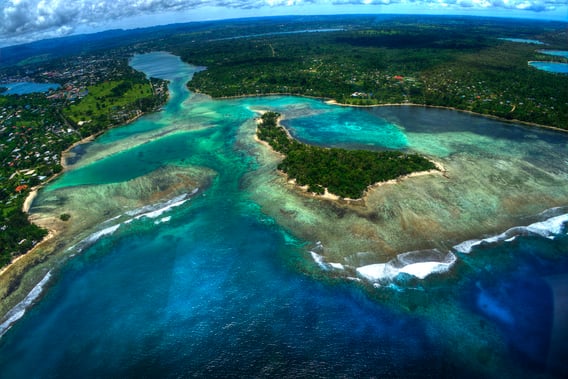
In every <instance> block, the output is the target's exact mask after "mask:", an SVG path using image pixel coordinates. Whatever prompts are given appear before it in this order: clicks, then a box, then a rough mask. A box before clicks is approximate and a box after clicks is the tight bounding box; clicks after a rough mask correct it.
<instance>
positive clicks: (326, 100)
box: [199, 92, 568, 133]
mask: <svg viewBox="0 0 568 379" xmlns="http://www.w3.org/2000/svg"><path fill="white" fill-rule="evenodd" d="M199 93H201V94H204V93H202V92H199ZM208 96H209V95H208ZM270 96H294V97H303V98H306V99H314V100H321V101H323V102H324V103H326V104H329V105H337V106H340V107H352V108H375V107H404V106H409V107H423V108H433V109H446V110H450V111H456V112H463V113H467V114H470V115H473V116H479V117H486V118H490V119H492V120H496V121H500V122H505V123H508V124H521V125H526V126H531V127H536V128H542V129H548V130H554V131H557V132H562V133H568V129H562V128H559V127H557V126H552V125H544V124H538V123H536V122H530V121H522V120H517V119H513V120H509V119H506V118H503V117H499V116H495V115H490V114H483V113H477V112H473V111H470V110H467V109H460V108H455V107H450V106H444V105H429V104H418V103H384V104H371V105H356V104H345V103H340V102H338V101H337V100H335V99H332V98H329V97H324V96H309V95H301V94H293V93H286V92H274V93H272V92H271V93H265V94H254V95H252V94H249V95H235V96H219V97H212V96H210V97H211V98H212V99H214V100H231V99H245V98H250V97H270Z"/></svg>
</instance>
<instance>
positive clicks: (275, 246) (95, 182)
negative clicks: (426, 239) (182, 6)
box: [0, 53, 568, 378]
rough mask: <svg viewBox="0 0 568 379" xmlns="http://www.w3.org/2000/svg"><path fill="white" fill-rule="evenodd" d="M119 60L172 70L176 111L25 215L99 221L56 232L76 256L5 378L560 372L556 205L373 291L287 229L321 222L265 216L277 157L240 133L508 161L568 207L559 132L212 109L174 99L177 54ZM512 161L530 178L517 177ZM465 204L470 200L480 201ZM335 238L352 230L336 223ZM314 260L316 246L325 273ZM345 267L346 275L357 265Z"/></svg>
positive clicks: (279, 104) (395, 115) (16, 337)
mask: <svg viewBox="0 0 568 379" xmlns="http://www.w3.org/2000/svg"><path fill="white" fill-rule="evenodd" d="M132 65H133V66H134V67H135V68H138V69H142V68H141V66H142V67H144V72H146V73H147V74H148V75H150V76H158V75H160V77H162V78H165V79H169V80H171V83H170V91H171V99H170V102H169V103H168V104H167V106H166V107H165V109H164V111H163V112H160V113H158V114H155V115H151V116H149V117H145V118H143V119H141V120H139V121H137V122H135V123H132V124H130V125H127V126H124V127H121V128H117V129H114V130H112V131H109V132H108V133H106V134H105V135H104V136H102V137H101V138H99V139H97V140H96V141H95V142H94V143H91V144H89V145H86V146H83V149H84V151H83V152H82V154H81V157H80V158H79V159H78V160H77V161H76V162H74V163H73V165H72V166H71V168H72V169H71V170H70V171H69V172H68V173H66V174H65V175H63V176H62V177H61V178H60V179H59V180H57V181H55V182H54V183H53V184H51V185H50V186H49V187H48V188H47V189H46V190H45V191H42V193H40V194H39V196H38V199H37V201H36V202H35V203H34V205H33V207H32V213H33V212H36V213H37V214H39V213H42V212H60V211H61V207H66V206H71V207H72V208H71V209H76V208H78V207H79V206H80V204H82V203H83V202H87V208H89V207H90V208H99V207H100V208H105V207H106V208H105V209H107V210H108V212H107V213H105V214H104V215H102V216H100V217H99V216H97V217H99V218H96V217H95V216H91V215H90V213H88V212H87V211H85V210H83V213H82V214H83V215H85V218H88V217H93V220H94V221H93V225H94V226H93V227H92V230H90V233H92V234H91V237H93V238H92V239H90V240H89V238H90V237H86V238H85V240H88V241H91V242H89V243H83V244H80V243H79V244H78V245H77V244H75V241H69V242H68V244H69V246H68V247H69V248H71V249H75V250H73V251H75V253H76V254H77V255H75V256H74V257H73V258H71V259H69V260H66V261H65V263H64V264H63V265H62V266H60V267H55V268H53V271H52V272H51V274H50V275H51V278H50V281H49V284H48V286H47V288H46V290H45V292H44V296H43V298H42V299H41V301H39V302H38V303H37V304H36V305H35V306H34V307H32V308H30V309H29V310H28V311H27V312H26V314H25V315H24V317H23V318H22V319H20V320H19V321H18V322H17V323H16V324H14V326H13V327H12V328H11V329H10V330H9V331H8V332H7V333H6V334H5V335H4V336H3V337H2V338H1V339H0V367H1V368H2V376H3V377H7V378H19V377H49V376H52V377H62V378H64V377H76V376H77V375H80V376H82V377H101V376H102V377H107V376H118V377H140V376H143V377H189V376H202V377H203V376H204V377H221V376H222V377H251V376H260V377H266V376H278V377H282V376H290V377H292V376H293V377H338V376H339V377H341V376H347V377H359V376H363V377H371V376H379V377H396V376H404V377H440V376H445V377H448V376H449V377H480V376H483V377H533V376H534V375H543V377H555V376H558V377H561V376H562V374H563V373H565V372H566V366H565V364H564V363H563V362H562V360H561V359H559V357H562V356H563V353H565V352H566V343H565V342H563V341H566V340H565V339H564V340H562V338H561V337H562V336H563V335H565V333H566V331H565V328H563V325H566V324H568V323H565V322H563V321H565V320H563V319H562V317H563V316H562V315H565V314H566V312H564V310H565V302H563V300H562V297H561V294H562V293H563V290H564V289H565V284H564V283H565V282H566V277H567V275H568V257H567V254H566V253H567V252H568V240H567V238H566V227H565V221H564V219H563V218H562V217H563V215H565V214H566V213H568V212H567V210H566V209H565V208H563V207H557V208H554V209H552V210H549V211H547V212H546V213H544V214H540V215H536V216H534V217H533V218H532V219H531V218H527V219H526V222H525V223H524V224H523V225H529V224H533V225H536V224H535V222H538V221H542V222H545V224H538V226H539V227H540V229H538V230H546V231H547V233H544V232H543V233H541V234H538V233H535V232H531V230H537V229H535V228H536V226H535V227H533V229H530V228H520V229H518V230H517V231H512V232H511V234H510V235H507V236H505V237H504V238H501V239H496V240H495V241H493V240H485V241H480V240H476V241H473V242H471V243H470V244H469V245H468V246H471V248H470V249H468V250H465V249H461V250H456V249H455V248H453V247H454V246H456V244H455V242H456V241H450V242H449V245H448V249H451V251H452V252H453V254H455V255H456V256H457V257H458V260H457V262H456V263H455V264H454V265H453V266H452V267H451V269H450V271H449V272H446V273H444V274H439V275H431V276H428V277H426V279H425V280H420V279H417V278H416V277H413V276H412V275H408V274H400V275H397V276H396V277H394V278H392V279H390V280H389V281H388V282H380V283H379V282H376V283H374V282H368V281H366V280H364V278H361V277H357V276H356V275H355V273H354V272H353V271H350V270H349V269H347V270H339V269H335V268H334V267H337V266H331V265H330V263H333V261H332V259H335V257H334V256H332V255H326V253H325V252H322V251H320V250H318V249H319V245H318V244H317V242H318V241H317V240H315V239H309V238H303V237H301V236H300V235H303V233H304V232H305V233H308V231H309V233H313V235H314V236H317V235H322V236H324V237H325V233H323V230H320V229H319V225H320V224H319V223H318V222H319V221H318V218H317V217H319V216H318V214H317V213H310V212H308V211H305V210H295V211H296V214H295V215H296V218H294V221H293V222H290V224H288V225H287V224H286V222H285V218H286V217H288V215H287V213H286V212H288V211H291V210H292V209H288V208H284V209H283V210H282V211H280V210H276V211H272V209H271V208H270V204H271V203H273V199H274V196H277V195H278V194H275V192H274V191H275V188H281V187H282V186H281V183H280V182H277V176H274V174H269V173H268V171H269V170H268V169H266V168H265V166H266V164H265V163H266V162H267V161H270V159H271V158H270V156H264V155H263V154H264V153H263V150H261V148H260V147H259V146H258V145H257V144H255V143H254V141H252V138H250V137H251V133H252V132H253V130H254V128H253V127H252V125H253V124H252V123H253V122H254V121H253V120H252V118H253V117H254V116H255V111H259V110H260V111H261V110H268V109H270V110H276V111H278V112H281V113H283V114H284V115H285V119H284V121H283V122H284V124H285V125H286V126H287V127H289V128H290V130H291V132H292V133H293V134H294V135H295V136H297V137H298V138H300V139H302V140H304V141H306V142H310V143H315V144H321V145H337V146H349V147H355V148H362V147H368V148H373V149H393V148H395V149H403V150H408V151H416V152H420V153H423V154H428V155H429V156H431V157H435V158H436V159H440V160H441V161H442V162H443V163H444V164H449V165H451V164H452V162H454V163H453V164H455V165H457V164H458V163H459V164H460V165H461V164H463V162H465V161H469V162H471V161H473V160H474V158H475V159H476V162H479V165H480V166H479V167H480V169H484V168H487V170H492V169H491V166H499V165H502V166H504V168H503V171H498V172H499V173H500V174H502V175H504V173H506V172H507V173H510V175H511V177H505V178H503V180H510V181H511V183H512V182H513V181H514V180H517V179H516V178H517V177H516V176H515V175H518V176H519V177H525V176H527V175H529V178H530V179H528V180H527V185H530V186H531V187H530V188H534V191H535V193H537V192H538V191H540V190H542V186H544V187H546V188H547V190H548V192H549V194H548V196H549V197H550V198H551V199H553V200H547V201H550V204H552V203H556V202H558V203H561V202H562V201H563V200H566V198H567V197H566V194H565V190H564V189H563V188H557V187H558V186H556V184H557V183H561V182H562V180H566V171H565V170H566V168H565V167H564V166H565V165H564V164H563V163H562V162H563V159H565V156H566V146H567V141H566V137H565V136H564V135H561V134H559V133H553V132H548V131H540V130H535V129H531V128H523V127H516V126H514V127H513V126H512V125H502V124H495V123H493V122H489V121H486V120H485V119H482V118H475V117H473V118H471V117H469V116H465V115H463V114H455V113H451V116H450V117H449V116H448V115H450V114H448V113H444V114H439V113H438V114H437V113H430V112H429V111H430V110H424V109H420V108H418V109H414V108H412V109H406V111H405V109H402V108H396V109H388V108H385V109H381V110H379V109H374V110H363V109H351V108H339V107H336V106H329V105H327V104H325V103H323V102H321V101H318V100H309V99H299V98H292V97H268V98H247V99H234V100H226V101H211V100H210V99H209V98H207V97H205V96H202V95H197V94H191V93H189V91H187V89H186V88H185V82H186V81H187V80H188V78H189V77H190V76H191V74H192V73H193V72H195V71H196V70H199V69H200V68H197V67H192V66H189V65H186V64H182V63H181V61H180V60H179V58H177V57H174V56H171V55H169V54H166V53H153V54H148V55H141V56H137V57H135V58H134V59H133V61H132ZM139 65H140V66H139ZM436 112H437V111H436ZM464 117H465V118H464ZM411 120H414V121H411ZM417 120H421V122H415V121H417ZM429 120H430V121H429ZM440 120H446V125H445V126H444V125H441V124H442V122H441V121H440ZM430 124H433V125H435V126H436V127H433V125H430ZM318 131H319V132H318ZM247 141H250V142H247ZM497 153H499V154H497ZM455 162H458V163H455ZM489 162H491V163H489ZM510 162H513V163H514V164H513V163H510ZM517 166H518V167H522V168H523V169H518V170H517V171H518V173H517V172H516V171H515V172H512V169H513V168H515V167H517ZM268 168H269V169H270V167H268ZM545 169H546V170H548V171H544V170H545ZM164 170H165V172H166V174H163V171H164ZM167 170H170V171H167ZM265 170H266V172H265ZM523 170H525V171H523ZM538 170H541V171H538ZM536 171H538V172H539V175H541V176H538V177H536V176H534V175H536V174H535V173H534V172H536ZM453 172H454V171H451V172H450V174H451V173H453ZM487 172H490V173H491V174H495V173H496V172H497V171H487ZM545 172H546V173H545ZM155 173H159V174H156V175H157V176H155V177H153V176H152V175H154V174H155ZM180 173H189V174H187V175H188V176H189V177H191V178H197V179H195V181H196V184H195V186H196V187H197V188H198V189H196V190H189V189H188V190H186V191H187V192H186V193H182V195H180V196H183V197H182V198H177V197H174V198H173V200H175V201H174V202H171V203H156V202H154V203H152V202H150V204H154V205H155V206H154V207H153V208H143V207H142V208H134V209H132V208H133V206H132V205H131V200H130V199H129V198H128V196H129V193H128V192H127V191H126V190H124V187H125V185H124V183H126V184H127V187H128V188H129V190H131V191H134V190H135V188H133V187H134V184H136V185H140V186H141V188H142V187H143V188H142V191H150V190H149V189H148V188H151V189H152V191H155V190H156V189H155V187H156V186H158V187H160V185H161V184H163V183H164V182H163V180H164V178H170V177H176V178H177V177H179V175H181V174H180ZM527 173H528V174H527ZM164 175H165V176H164ZM200 175H201V176H200ZM271 175H272V176H271ZM470 175H473V174H470ZM495 175H496V174H495ZM531 175H532V176H531ZM202 177H206V178H207V180H205V179H201V178H202ZM535 177H536V178H541V179H542V182H543V184H541V183H536V180H534V178H535ZM543 178H544V179H543ZM269 179H270V180H269ZM469 179H470V178H469V177H468V178H467V180H469ZM256 180H258V182H257V181H256ZM271 180H274V181H276V182H274V183H275V184H274V186H271V182H270V181H271ZM420 180H422V179H420ZM424 180H426V179H424ZM432 180H437V181H438V183H439V181H440V179H436V178H434V179H432ZM464 180H465V179H464ZM476 180H479V179H476ZM529 180H530V181H531V183H528V182H529ZM146 181H148V182H149V183H150V184H149V185H148V186H147V187H146V186H142V184H143V183H146ZM532 181H535V183H534V184H533V183H532ZM418 183H422V182H418ZM472 183H473V182H471V181H470V182H469V185H470V186H472V185H473V184H472ZM447 185H448V186H449V187H450V188H451V186H450V185H449V184H447ZM475 185H479V184H477V183H476V184H475ZM503 185H504V186H507V185H509V184H508V183H504V184H503ZM520 187H523V186H520ZM400 188H401V189H400V191H404V185H401V186H400ZM103 189H104V190H105V191H107V192H104V193H105V194H106V193H108V194H113V195H111V196H105V198H106V199H107V200H108V203H99V204H97V203H93V202H88V199H91V198H93V197H94V196H95V195H97V194H100V193H102V191H103ZM119 190H120V191H122V192H120V191H119ZM523 190H526V189H524V187H523ZM414 191H415V192H417V189H416V188H415V189H414ZM519 191H520V192H519V194H521V193H524V192H521V189H519ZM440 193H443V192H440ZM538 193H540V192H538ZM118 194H120V195H121V196H118ZM136 194H138V192H136ZM479 194H480V195H478V196H477V198H479V196H482V195H483V196H489V195H485V194H484V193H483V192H482V191H481V190H480V191H479ZM525 195H526V193H525ZM73 196H75V197H76V199H74V197H73ZM464 196H465V195H464ZM535 196H536V195H535ZM463 198H465V199H469V198H467V196H466V197H463ZM526 198H527V197H526V196H525V199H526ZM278 199H279V200H281V203H280V204H279V206H280V207H285V206H287V204H288V203H292V202H294V201H303V202H304V203H303V205H304V206H305V207H307V209H311V208H310V207H314V208H318V209H319V208H322V207H323V208H325V207H326V206H322V203H319V200H318V203H316V202H315V201H312V200H297V199H296V198H293V197H291V196H290V195H289V193H287V194H286V197H281V198H278ZM471 199H473V197H472V198H471ZM429 201H430V200H429ZM471 201H472V204H471V205H469V204H466V205H464V207H466V206H467V207H470V208H474V207H476V206H479V205H478V204H475V203H473V200H471ZM511 201H512V200H511ZM487 203H489V201H487ZM92 204H97V206H93V205H92ZM109 204H111V205H113V206H112V207H111V206H109ZM316 204H317V205H316ZM515 204H516V203H515ZM543 204H544V203H543ZM547 204H548V203H547ZM537 205H538V204H537ZM564 205H566V203H564ZM541 207H542V205H541ZM537 208H539V207H538V206H537V207H535V209H537ZM278 209H282V208H278ZM294 209H296V208H294ZM298 209H299V208H298ZM467 209H469V208H467ZM499 209H500V208H499ZM541 210H542V209H541ZM302 212H304V213H302ZM464 217H465V216H464ZM555 217H560V219H558V218H556V219H555ZM450 219H451V218H450ZM72 220H73V218H72ZM105 220H106V221H105ZM298 220H300V221H298ZM546 220H557V222H556V224H555V225H549V224H550V222H549V224H546ZM434 221H436V220H432V222H434ZM517 221H518V219H517ZM443 222H449V221H447V220H443ZM464 222H467V220H465V221H464ZM446 225H447V224H446ZM505 229H506V228H505ZM505 229H503V230H499V231H498V232H499V233H500V232H502V231H504V230H505ZM335 231H336V232H337V230H335ZM103 232H104V233H103ZM399 233H400V232H399ZM95 236H96V238H94V237H95ZM341 237H342V238H343V239H348V238H349V236H348V233H347V232H344V235H343V236H341ZM477 237H478V238H482V235H477ZM461 241H463V240H458V241H457V242H461ZM327 243H328V242H327V241H325V240H324V248H325V245H326V244H327ZM329 243H330V244H331V243H332V242H331V241H330V242H329ZM73 245H74V246H75V247H73ZM310 252H315V253H318V254H319V253H321V255H322V259H323V263H324V264H323V267H322V265H318V263H317V262H315V261H314V260H313V259H312V257H313V255H312V254H311V253H310ZM398 253H402V251H398V252H395V256H396V254H398ZM444 253H445V251H444ZM350 259H351V260H349V259H346V260H343V261H341V264H343V265H345V266H348V265H349V263H350V262H353V259H354V258H350ZM358 259H359V260H358V261H357V265H355V266H354V267H357V266H359V265H362V264H363V261H364V259H363V258H360V257H359V258H358ZM365 259H366V258H365ZM335 263H340V262H335ZM564 317H565V316H564Z"/></svg>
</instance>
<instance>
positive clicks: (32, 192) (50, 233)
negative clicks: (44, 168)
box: [0, 112, 145, 278]
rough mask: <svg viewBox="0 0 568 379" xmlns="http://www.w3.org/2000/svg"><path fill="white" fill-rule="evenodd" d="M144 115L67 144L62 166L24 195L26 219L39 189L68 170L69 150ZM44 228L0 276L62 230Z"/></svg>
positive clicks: (141, 114)
mask: <svg viewBox="0 0 568 379" xmlns="http://www.w3.org/2000/svg"><path fill="white" fill-rule="evenodd" d="M144 115H145V113H144V112H141V113H140V114H138V115H136V116H135V117H133V118H131V119H129V120H127V121H126V123H124V124H120V125H116V126H110V127H109V128H107V129H105V130H102V131H99V132H97V133H95V134H92V135H89V136H87V137H85V138H82V139H81V140H79V141H77V142H74V143H73V144H72V145H71V146H69V147H68V148H66V149H65V150H63V151H62V152H61V158H60V165H61V167H62V169H61V171H60V172H58V173H56V174H53V175H52V176H50V177H49V178H47V179H46V180H45V181H44V182H43V183H40V184H38V185H37V186H34V187H32V188H31V189H30V193H29V194H28V196H26V199H25V200H24V203H23V204H22V212H24V213H26V214H27V215H28V219H29V218H30V216H31V215H30V213H29V211H30V209H31V206H32V204H33V201H34V200H35V198H36V197H37V195H38V193H39V191H40V190H41V189H42V188H43V187H45V186H46V185H47V184H49V183H50V182H52V181H54V180H56V179H57V178H59V177H60V176H61V175H63V174H64V173H65V172H66V171H67V170H68V168H69V165H67V157H68V156H69V153H70V152H71V150H73V149H74V148H75V147H77V146H80V145H83V144H86V143H90V142H93V141H94V140H96V139H97V137H99V136H100V135H102V134H103V133H105V132H107V131H108V130H110V129H113V128H115V127H121V126H125V125H128V124H131V123H132V122H134V121H136V120H138V119H139V118H140V117H142V116H144ZM30 222H31V223H33V224H35V225H37V226H40V225H38V224H37V223H35V222H33V221H32V220H30ZM40 227H42V226H40ZM46 229H47V231H48V234H47V235H46V236H45V237H44V238H43V239H42V240H41V241H39V242H38V243H37V244H36V245H35V246H34V247H32V248H31V249H30V250H28V251H27V252H25V253H24V254H20V255H18V256H17V257H15V258H13V259H12V261H11V262H10V263H9V264H8V265H6V266H4V267H2V268H1V269H0V278H2V277H3V276H4V275H5V274H7V273H8V272H9V271H10V270H12V269H13V268H14V267H16V266H17V263H18V262H20V263H21V261H22V258H24V257H26V256H28V255H31V254H33V253H34V252H35V251H36V250H38V249H39V248H41V247H42V246H43V245H44V244H45V242H47V241H49V240H51V239H52V238H55V237H57V236H58V235H59V234H61V232H62V230H57V229H54V228H46ZM23 271H26V268H23Z"/></svg>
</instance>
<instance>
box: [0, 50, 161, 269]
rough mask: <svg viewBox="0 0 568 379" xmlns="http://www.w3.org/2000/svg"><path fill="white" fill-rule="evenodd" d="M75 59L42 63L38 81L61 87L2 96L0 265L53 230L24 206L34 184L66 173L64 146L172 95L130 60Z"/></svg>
mask: <svg viewBox="0 0 568 379" xmlns="http://www.w3.org/2000/svg"><path fill="white" fill-rule="evenodd" d="M74 62H75V63H73V62H66V63H65V64H59V63H61V62H59V61H56V62H52V63H45V64H44V65H43V66H42V67H41V68H42V70H38V69H37V68H36V70H37V71H36V72H37V73H36V75H38V76H40V78H36V81H41V77H43V78H44V80H45V79H47V78H49V79H50V80H52V81H54V82H59V83H60V84H61V87H60V89H58V90H55V91H50V92H48V93H31V94H26V95H2V96H0V163H1V164H0V231H1V233H0V267H2V266H4V265H6V264H8V263H10V262H11V260H12V258H13V257H15V256H18V255H21V254H24V253H26V252H27V251H28V250H30V249H31V248H32V247H33V246H35V245H36V244H37V243H39V242H40V241H41V240H42V239H43V238H44V237H45V235H47V231H46V230H44V229H41V228H39V227H38V226H36V225H34V224H32V223H30V222H29V220H28V216H27V213H25V212H24V211H23V209H22V208H23V205H24V201H25V199H26V198H27V197H28V196H29V194H30V192H31V191H32V190H33V188H34V187H36V186H38V185H41V184H42V183H44V182H45V181H46V180H48V179H49V178H51V177H53V176H54V175H56V174H58V173H59V172H61V170H62V166H61V158H62V154H63V152H64V151H65V150H67V149H68V148H69V147H70V146H72V145H73V144H74V143H76V142H78V141H80V140H82V139H83V138H85V137H88V136H91V135H94V134H96V133H99V132H101V131H104V130H106V129H108V128H110V127H113V126H116V125H120V124H123V123H125V122H127V121H128V120H131V119H133V118H135V117H138V116H140V115H142V114H144V113H145V112H149V111H153V110H155V109H158V108H159V107H160V106H161V105H163V104H164V103H165V101H166V98H167V91H166V89H165V86H166V83H165V82H164V81H162V80H158V79H146V78H145V76H144V75H143V74H142V73H139V72H136V71H134V70H133V69H132V68H130V67H129V66H128V63H127V60H126V59H110V58H109V57H108V56H107V55H104V54H103V55H100V56H99V57H96V58H95V57H90V58H87V57H83V59H77V60H75V61H74ZM85 67H88V68H89V69H90V70H85ZM12 72H13V69H10V70H7V73H9V74H12ZM27 72H28V74H31V72H32V71H31V70H28V71H27ZM5 75H6V74H5ZM38 79H39V80H38ZM67 216H68V215H65V214H64V215H62V218H61V219H62V220H64V219H69V218H68V217H67Z"/></svg>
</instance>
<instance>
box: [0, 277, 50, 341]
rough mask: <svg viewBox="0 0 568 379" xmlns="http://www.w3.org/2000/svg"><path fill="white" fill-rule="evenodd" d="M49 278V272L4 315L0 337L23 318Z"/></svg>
mask: <svg viewBox="0 0 568 379" xmlns="http://www.w3.org/2000/svg"><path fill="white" fill-rule="evenodd" d="M50 278H51V271H49V272H48V273H47V274H45V276H44V277H43V279H42V280H41V281H40V282H39V283H38V284H36V286H35V287H34V288H33V289H32V290H31V291H30V293H29V294H28V296H26V297H25V298H24V300H22V301H20V302H19V303H18V304H16V306H15V307H14V308H12V309H11V310H10V311H9V312H8V313H7V314H6V316H5V318H4V319H5V321H4V322H3V323H2V324H0V337H2V336H3V335H4V334H5V333H6V332H7V331H8V329H10V328H11V327H12V325H14V323H15V322H16V321H18V320H19V319H20V318H22V316H24V313H26V309H28V307H29V306H30V305H32V304H33V302H34V301H35V300H36V299H37V298H38V297H39V296H40V295H41V293H42V292H43V287H45V285H46V284H47V282H48V281H49V279H50Z"/></svg>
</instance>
